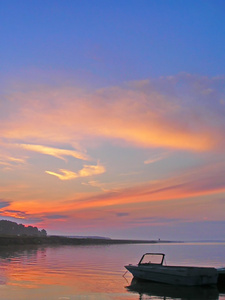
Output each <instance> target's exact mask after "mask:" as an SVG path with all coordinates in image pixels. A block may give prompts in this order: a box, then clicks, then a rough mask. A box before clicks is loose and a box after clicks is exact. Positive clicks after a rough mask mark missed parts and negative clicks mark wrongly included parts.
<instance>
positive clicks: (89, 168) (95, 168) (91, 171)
mask: <svg viewBox="0 0 225 300" xmlns="http://www.w3.org/2000/svg"><path fill="white" fill-rule="evenodd" d="M45 172H46V173H47V174H50V175H53V176H56V177H58V178H59V179H61V180H71V179H74V178H79V177H88V176H93V175H99V174H103V173H105V167H104V166H101V165H99V164H98V165H84V167H83V169H81V170H80V171H79V172H78V173H75V172H72V171H69V170H65V169H60V172H61V173H62V174H59V173H55V172H51V171H45Z"/></svg>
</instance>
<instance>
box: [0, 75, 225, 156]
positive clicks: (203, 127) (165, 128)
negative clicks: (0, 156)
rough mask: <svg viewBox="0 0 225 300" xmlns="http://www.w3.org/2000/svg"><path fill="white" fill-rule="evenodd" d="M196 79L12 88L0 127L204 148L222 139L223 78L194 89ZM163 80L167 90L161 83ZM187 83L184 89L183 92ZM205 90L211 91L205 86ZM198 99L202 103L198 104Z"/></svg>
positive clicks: (36, 136) (12, 133) (33, 135)
mask: <svg viewBox="0 0 225 300" xmlns="http://www.w3.org/2000/svg"><path fill="white" fill-rule="evenodd" d="M181 81H182V84H183V86H184V88H183V90H181V89H180V86H181V85H180V82H181ZM198 81H200V79H199V78H194V76H192V77H191V76H190V75H182V76H177V77H173V78H163V80H158V81H155V82H151V81H146V82H145V83H144V84H138V82H133V83H130V84H128V85H124V86H123V87H112V88H105V89H100V90H96V91H93V92H91V93H90V92H86V91H81V90H77V89H75V88H72V87H70V88H69V87H67V88H64V87H61V88H51V87H48V88H46V87H45V88H43V89H40V87H38V88H37V89H36V90H29V89H27V90H25V91H24V92H21V91H18V92H16V91H15V92H14V93H12V94H11V95H10V101H11V102H12V103H17V105H15V108H14V110H12V111H11V113H10V115H9V118H8V120H7V119H6V120H4V122H3V125H4V126H2V128H1V129H0V133H1V135H2V136H3V137H4V138H7V139H10V140H12V139H18V136H19V137H20V138H21V139H26V140H31V141H33V142H34V141H37V140H38V141H42V142H44V143H46V142H47V141H48V142H49V141H51V142H52V143H53V142H60V143H72V141H74V140H75V141H76V142H78V141H80V142H81V141H83V142H84V141H87V140H89V142H91V141H92V140H93V139H96V138H97V139H100V140H101V139H114V140H121V141H123V142H125V143H127V144H132V145H135V146H137V147H144V148H145V147H164V148H172V149H184V150H185V149H186V150H191V151H206V150H207V151H208V150H210V149H212V148H215V147H219V146H220V145H221V139H220V138H219V136H220V134H221V133H222V132H223V130H224V127H225V124H224V123H225V122H224V119H223V118H222V115H221V113H222V111H223V112H224V110H225V106H224V105H223V102H222V101H221V98H222V97H223V96H224V95H223V94H222V92H221V90H218V89H217V90H216V85H217V86H218V82H219V83H220V84H221V82H224V81H225V80H224V79H222V78H218V79H211V80H210V79H205V80H202V81H201V85H200V84H199V87H198V89H196V82H198ZM168 85H169V86H170V89H169V92H168V88H167V90H166V89H165V86H168ZM187 88H188V89H189V95H186V94H183V95H182V92H183V93H185V92H186V89H187ZM209 90H212V91H213V92H212V91H211V92H210V93H209V92H207V93H206V92H205V91H209ZM203 103H205V104H207V105H204V107H203V106H202V104H203ZM18 104H19V105H18ZM40 120H42V121H41V122H40ZM215 120H216V121H215ZM42 144H43V143H42ZM22 146H23V147H25V148H27V149H29V150H32V151H38V152H41V153H44V154H48V155H53V156H56V157H59V158H61V159H62V158H63V157H64V156H66V155H72V156H74V157H76V158H80V159H85V160H86V159H88V158H87V157H86V156H85V155H84V154H82V153H78V152H73V151H71V152H70V151H69V150H67V151H68V152H66V150H62V149H61V150H60V149H58V150H57V149H54V148H51V147H44V146H40V144H36V145H31V144H27V145H24V144H23V145H22Z"/></svg>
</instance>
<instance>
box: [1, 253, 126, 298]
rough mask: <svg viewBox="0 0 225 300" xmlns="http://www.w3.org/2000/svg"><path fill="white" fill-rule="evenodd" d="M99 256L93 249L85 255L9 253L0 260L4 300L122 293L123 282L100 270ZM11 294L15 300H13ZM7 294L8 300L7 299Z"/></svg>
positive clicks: (100, 256) (117, 277)
mask: <svg viewBox="0 0 225 300" xmlns="http://www.w3.org/2000/svg"><path fill="white" fill-rule="evenodd" d="M107 252H108V250H107V249H105V250H104V249H103V252H102V249H101V253H102V254H103V256H105V255H106V256H107V255H109V254H107ZM109 252H110V251H109ZM102 254H100V252H99V251H98V249H97V248H96V250H95V251H94V252H93V250H92V255H89V250H88V247H52V248H38V249H30V250H29V251H22V252H14V253H11V254H9V257H8V258H5V259H1V260H2V262H1V264H2V267H3V269H4V274H5V275H4V276H5V278H6V280H5V284H4V285H5V287H7V296H6V298H4V299H36V298H33V296H32V297H31V298H29V297H28V296H29V294H30V293H31V291H32V293H33V295H35V294H36V293H37V294H36V295H38V297H39V298H37V299H60V297H66V296H68V295H69V296H68V297H69V298H68V299H74V298H70V297H71V295H73V297H74V295H88V294H93V293H94V294H98V295H100V294H108V293H115V294H118V293H119V294H120V293H121V292H122V293H123V292H124V290H123V289H124V286H125V285H126V282H124V279H123V278H122V276H118V275H120V271H119V272H118V270H116V269H113V268H112V267H111V268H110V267H109V269H108V270H106V269H105V267H102ZM104 262H105V258H104ZM121 274H122V273H121ZM15 292H16V293H17V294H18V295H19V297H17V296H16V298H13V297H15ZM10 293H11V295H12V298H10V297H9V298H7V297H8V296H9V295H10ZM46 293H47V294H48V297H47V298H45V297H46ZM20 297H21V298H20ZM78 299H79V298H78ZM87 299H95V298H87ZM96 299H101V298H100V297H99V296H98V298H96ZM103 299H104V298H103ZM105 299H107V298H105ZM111 299H112V298H111ZM117 299H118V298H117Z"/></svg>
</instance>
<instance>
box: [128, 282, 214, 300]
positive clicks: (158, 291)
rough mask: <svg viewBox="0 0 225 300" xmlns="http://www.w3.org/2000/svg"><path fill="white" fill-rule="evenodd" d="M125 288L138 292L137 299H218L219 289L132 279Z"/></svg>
mask: <svg viewBox="0 0 225 300" xmlns="http://www.w3.org/2000/svg"><path fill="white" fill-rule="evenodd" d="M127 290H128V291H130V292H133V293H137V294H139V299H146V298H145V297H146V296H150V297H152V298H150V299H153V297H154V299H156V298H155V297H157V299H158V300H159V299H160V300H161V299H163V300H165V299H182V300H218V299H219V290H218V289H217V287H216V286H207V287H200V286H198V287H184V286H174V285H169V284H162V283H154V282H148V281H143V280H137V279H135V278H134V279H133V280H132V282H131V284H130V285H129V286H127Z"/></svg>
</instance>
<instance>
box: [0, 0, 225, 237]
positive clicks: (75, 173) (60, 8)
mask: <svg viewBox="0 0 225 300" xmlns="http://www.w3.org/2000/svg"><path fill="white" fill-rule="evenodd" d="M0 37H1V46H0V58H1V59H0V219H4V220H10V221H14V222H17V223H22V224H24V225H32V226H37V227H38V228H39V229H42V228H44V229H46V230H47V232H48V234H60V235H73V236H104V237H110V238H127V239H129V238H135V239H159V238H160V239H170V240H209V239H210V240H212V239H213V240H220V239H224V232H225V153H224V149H225V64H224V61H225V2H224V1H223V0H221V1H220V0H197V1H196V0H195V1H192V0H189V1H181V0H168V1H162V0H123V1H117V0H115V1H114V0H67V1H62V0H60V1H59V0H45V1H38V0H21V1H15V0H8V1H0Z"/></svg>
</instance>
